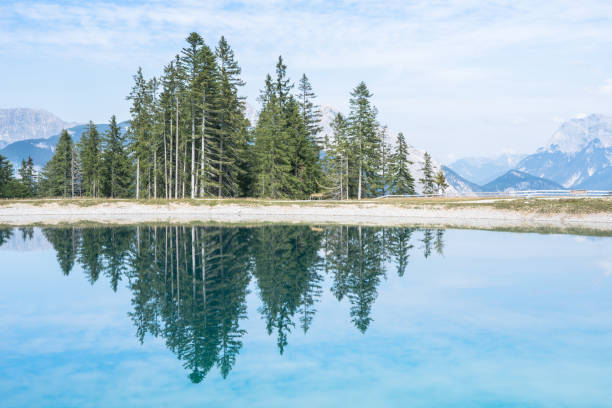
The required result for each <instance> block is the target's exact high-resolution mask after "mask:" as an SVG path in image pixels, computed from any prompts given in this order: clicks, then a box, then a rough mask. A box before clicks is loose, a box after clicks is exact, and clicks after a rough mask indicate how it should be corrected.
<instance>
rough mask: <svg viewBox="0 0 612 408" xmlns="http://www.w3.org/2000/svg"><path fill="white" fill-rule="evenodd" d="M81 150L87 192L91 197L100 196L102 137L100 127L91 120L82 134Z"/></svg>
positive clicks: (82, 170) (82, 172) (82, 171)
mask: <svg viewBox="0 0 612 408" xmlns="http://www.w3.org/2000/svg"><path fill="white" fill-rule="evenodd" d="M79 151H80V157H81V174H82V177H83V187H84V190H85V194H86V195H87V196H89V197H99V196H100V184H101V175H102V174H101V171H102V166H101V165H102V138H101V137H100V133H99V132H98V128H97V127H96V125H94V123H93V122H91V121H90V122H89V124H88V125H87V130H86V131H85V133H83V135H82V136H81V140H80V142H79Z"/></svg>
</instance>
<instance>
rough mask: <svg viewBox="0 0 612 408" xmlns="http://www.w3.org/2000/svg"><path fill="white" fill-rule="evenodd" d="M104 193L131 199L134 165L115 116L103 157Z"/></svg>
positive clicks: (107, 133)
mask: <svg viewBox="0 0 612 408" xmlns="http://www.w3.org/2000/svg"><path fill="white" fill-rule="evenodd" d="M102 174H103V177H104V182H103V183H102V186H101V187H102V193H103V194H104V195H105V196H106V197H110V198H118V197H130V196H132V194H131V190H132V189H131V184H132V180H133V176H132V164H131V160H130V157H129V155H128V151H127V147H126V143H125V136H124V135H123V134H122V132H121V129H120V128H119V125H118V124H117V119H116V118H115V115H113V116H112V117H111V119H110V123H109V129H108V131H107V132H106V134H105V135H104V154H103V156H102Z"/></svg>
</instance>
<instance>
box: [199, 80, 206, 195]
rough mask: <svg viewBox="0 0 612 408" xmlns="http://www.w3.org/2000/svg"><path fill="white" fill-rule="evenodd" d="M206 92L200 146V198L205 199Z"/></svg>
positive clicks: (203, 101)
mask: <svg viewBox="0 0 612 408" xmlns="http://www.w3.org/2000/svg"><path fill="white" fill-rule="evenodd" d="M205 103H206V90H204V91H203V93H202V146H200V148H201V149H202V154H201V155H200V169H201V170H200V173H201V174H200V177H201V178H202V179H201V180H200V197H204V180H205V177H206V176H205V174H204V160H205V158H206V156H205V154H206V153H205V150H204V149H205V146H206V143H205V136H204V132H205V131H206V106H205Z"/></svg>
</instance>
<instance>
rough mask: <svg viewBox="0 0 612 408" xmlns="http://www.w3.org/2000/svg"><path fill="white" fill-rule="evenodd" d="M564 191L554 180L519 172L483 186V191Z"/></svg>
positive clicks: (511, 172) (512, 172)
mask: <svg viewBox="0 0 612 408" xmlns="http://www.w3.org/2000/svg"><path fill="white" fill-rule="evenodd" d="M525 190H563V186H561V185H559V184H558V183H555V182H554V181H552V180H547V179H545V178H542V177H536V176H532V175H531V174H528V173H523V172H522V171H519V170H510V171H508V172H507V173H506V174H504V175H502V176H500V177H498V178H496V179H495V180H493V181H491V182H489V183H487V184H485V185H484V186H482V191H506V192H511V191H525Z"/></svg>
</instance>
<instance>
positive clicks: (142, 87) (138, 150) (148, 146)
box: [127, 67, 152, 199]
mask: <svg viewBox="0 0 612 408" xmlns="http://www.w3.org/2000/svg"><path fill="white" fill-rule="evenodd" d="M149 91H150V88H149V86H148V84H147V81H146V80H145V78H144V75H143V73H142V68H140V67H139V68H138V71H137V72H136V74H135V75H134V86H133V87H132V90H131V92H130V94H129V95H128V97H127V99H128V100H130V101H132V106H131V107H130V113H131V115H132V120H131V122H130V132H129V135H130V138H131V141H130V142H131V143H130V146H131V148H132V150H133V151H134V159H135V162H136V189H135V191H136V198H137V199H138V198H140V193H141V190H142V182H141V180H142V177H141V176H142V175H143V174H147V173H148V170H149V166H150V165H151V164H152V157H151V156H152V143H151V133H150V132H151V120H150V119H151V118H150V105H151V103H152V100H151V94H150V92H149ZM149 182H150V181H149Z"/></svg>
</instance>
